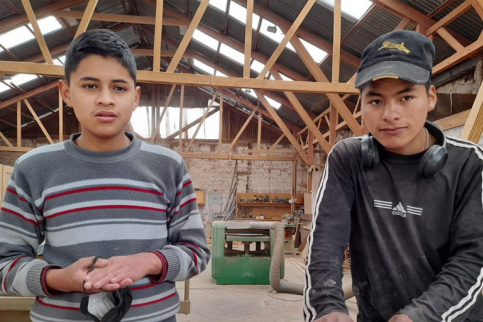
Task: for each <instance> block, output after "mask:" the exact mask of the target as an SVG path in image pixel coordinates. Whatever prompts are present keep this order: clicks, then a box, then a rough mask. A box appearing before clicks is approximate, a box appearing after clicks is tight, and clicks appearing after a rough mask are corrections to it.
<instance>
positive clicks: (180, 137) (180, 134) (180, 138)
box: [178, 85, 184, 152]
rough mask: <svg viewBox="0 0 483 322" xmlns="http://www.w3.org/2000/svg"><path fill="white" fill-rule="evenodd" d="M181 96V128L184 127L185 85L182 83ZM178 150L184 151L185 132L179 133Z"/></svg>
mask: <svg viewBox="0 0 483 322" xmlns="http://www.w3.org/2000/svg"><path fill="white" fill-rule="evenodd" d="M179 95H180V97H179V130H180V131H181V129H182V128H183V105H184V85H181V92H180V94H179ZM178 145H179V147H178V151H179V152H183V133H181V132H180V133H179V140H178Z"/></svg>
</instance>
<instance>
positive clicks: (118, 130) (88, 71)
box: [59, 55, 141, 151]
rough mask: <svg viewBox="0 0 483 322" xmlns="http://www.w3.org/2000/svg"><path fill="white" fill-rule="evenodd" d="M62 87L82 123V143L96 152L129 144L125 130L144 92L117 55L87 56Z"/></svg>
mask: <svg viewBox="0 0 483 322" xmlns="http://www.w3.org/2000/svg"><path fill="white" fill-rule="evenodd" d="M59 88H60V91H61V94H62V98H63V99H64V101H65V103H66V104H67V105H68V106H70V107H72V108H73V109H74V113H75V115H76V117H77V119H78V120H79V123H80V124H81V128H82V129H81V136H80V137H79V139H78V140H79V141H81V142H82V145H81V144H79V145H81V146H82V147H83V148H87V149H89V150H94V151H95V150H105V147H106V146H110V149H111V150H115V149H120V148H123V147H125V146H126V138H127V137H126V136H125V134H124V129H125V127H126V125H127V123H128V122H129V120H130V119H131V115H132V112H133V111H134V109H135V108H136V107H137V105H138V103H139V97H140V93H141V91H140V88H139V87H136V85H135V83H134V80H133V79H132V77H131V76H130V75H129V72H128V70H127V69H126V68H125V67H124V66H122V65H121V64H120V63H119V62H118V61H117V60H116V59H115V58H112V57H107V58H106V57H102V56H99V55H90V56H88V57H86V58H84V59H83V60H82V61H81V62H80V64H79V66H78V68H77V70H76V71H74V72H73V73H72V74H71V77H70V84H69V85H67V83H66V81H65V80H62V81H60V82H59ZM99 145H100V146H99ZM103 146H104V147H103Z"/></svg>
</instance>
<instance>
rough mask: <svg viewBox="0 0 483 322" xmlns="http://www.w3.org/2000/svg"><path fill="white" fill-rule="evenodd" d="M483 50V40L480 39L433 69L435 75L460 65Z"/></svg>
mask: <svg viewBox="0 0 483 322" xmlns="http://www.w3.org/2000/svg"><path fill="white" fill-rule="evenodd" d="M482 48H483V39H482V38H481V37H480V38H478V40H476V41H475V42H474V43H472V44H471V45H468V46H466V47H465V48H463V49H461V50H460V51H458V52H456V53H455V54H453V55H452V56H450V57H448V58H446V59H445V60H443V61H442V62H440V63H439V64H437V65H436V66H434V67H433V75H436V74H438V73H440V72H442V71H444V70H447V69H448V68H451V67H453V66H455V65H456V64H458V63H460V62H461V61H463V60H465V59H467V58H468V57H470V56H472V55H474V54H476V53H478V52H480V51H481V49H482Z"/></svg>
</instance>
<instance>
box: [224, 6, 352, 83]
mask: <svg viewBox="0 0 483 322" xmlns="http://www.w3.org/2000/svg"><path fill="white" fill-rule="evenodd" d="M231 1H233V2H236V3H237V4H239V5H241V6H246V1H245V0H231ZM254 12H255V13H256V14H258V15H259V16H260V17H264V18H266V19H267V20H269V21H271V22H273V23H274V24H276V25H278V26H279V27H280V28H281V29H282V30H283V29H286V30H288V29H289V28H290V26H291V25H292V22H291V21H289V20H286V19H284V18H282V17H281V16H279V15H277V14H276V13H274V12H273V11H271V10H269V9H266V8H264V7H263V6H262V5H259V4H257V3H255V8H254ZM296 34H297V35H298V36H300V37H301V38H303V39H304V40H306V41H308V42H310V43H312V44H314V45H315V46H317V47H319V48H321V49H323V50H324V51H325V52H327V53H329V54H331V53H332V52H333V45H332V43H331V42H330V41H326V40H324V39H322V38H321V37H320V36H319V35H317V34H315V33H312V32H309V31H307V30H305V29H302V28H299V29H298V30H297V32H296ZM341 59H342V61H344V62H345V63H347V64H349V65H351V66H354V67H359V65H360V63H361V61H360V59H359V58H358V57H356V56H354V55H352V54H350V53H348V52H346V51H342V52H341ZM277 70H278V71H280V72H282V73H284V72H283V71H282V70H280V69H278V68H277ZM284 74H285V73H284ZM287 76H289V75H287Z"/></svg>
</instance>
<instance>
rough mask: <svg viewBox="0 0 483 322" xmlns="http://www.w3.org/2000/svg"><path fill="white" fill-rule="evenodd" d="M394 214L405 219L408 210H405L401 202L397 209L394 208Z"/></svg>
mask: <svg viewBox="0 0 483 322" xmlns="http://www.w3.org/2000/svg"><path fill="white" fill-rule="evenodd" d="M392 214H393V215H395V216H401V217H403V218H406V209H404V207H403V205H402V204H401V202H399V204H398V205H397V206H396V207H394V208H392Z"/></svg>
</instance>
